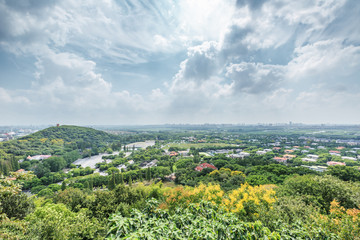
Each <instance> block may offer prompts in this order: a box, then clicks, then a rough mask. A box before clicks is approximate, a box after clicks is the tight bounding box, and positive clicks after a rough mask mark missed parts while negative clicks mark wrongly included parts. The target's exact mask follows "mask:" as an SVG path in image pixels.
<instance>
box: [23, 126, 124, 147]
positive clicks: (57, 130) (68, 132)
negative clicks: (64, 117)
mask: <svg viewBox="0 0 360 240" xmlns="http://www.w3.org/2000/svg"><path fill="white" fill-rule="evenodd" d="M44 138H47V139H48V140H59V139H62V140H63V141H64V142H79V141H84V142H91V143H99V142H108V143H111V142H113V141H116V140H119V137H118V136H116V135H113V134H109V133H106V132H103V131H99V130H95V129H92V128H87V127H78V126H68V125H64V126H59V127H49V128H46V129H44V130H41V131H38V132H36V133H33V134H30V135H28V136H25V137H22V138H20V139H19V140H29V139H44Z"/></svg>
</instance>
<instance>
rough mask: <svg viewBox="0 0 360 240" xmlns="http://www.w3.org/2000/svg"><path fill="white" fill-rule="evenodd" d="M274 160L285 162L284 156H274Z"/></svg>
mask: <svg viewBox="0 0 360 240" xmlns="http://www.w3.org/2000/svg"><path fill="white" fill-rule="evenodd" d="M274 160H276V161H278V162H286V160H287V159H286V158H284V157H274Z"/></svg>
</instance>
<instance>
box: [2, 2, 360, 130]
mask: <svg viewBox="0 0 360 240" xmlns="http://www.w3.org/2000/svg"><path fill="white" fill-rule="evenodd" d="M359 23H360V1H358V0H301V1H294V0H237V1H235V0H196V1H194V0H173V1H170V0H161V1H160V0H156V1H155V0H153V1H149V0H148V1H145V0H144V1H141V0H83V1H73V0H62V1H55V0H0V112H1V114H0V125H15V124H53V123H58V122H59V123H61V124H79V125H88V124H102V125H104V124H117V125H124V124H162V123H259V122H261V123H276V122H289V121H292V122H303V123H347V124H348V123H360V26H359Z"/></svg>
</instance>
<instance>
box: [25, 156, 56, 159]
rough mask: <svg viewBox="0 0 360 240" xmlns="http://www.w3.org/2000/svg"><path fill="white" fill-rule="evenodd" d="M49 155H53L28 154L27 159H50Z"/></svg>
mask: <svg viewBox="0 0 360 240" xmlns="http://www.w3.org/2000/svg"><path fill="white" fill-rule="evenodd" d="M49 157H51V155H35V156H32V157H31V156H28V157H27V158H26V159H27V160H44V159H48V158H49Z"/></svg>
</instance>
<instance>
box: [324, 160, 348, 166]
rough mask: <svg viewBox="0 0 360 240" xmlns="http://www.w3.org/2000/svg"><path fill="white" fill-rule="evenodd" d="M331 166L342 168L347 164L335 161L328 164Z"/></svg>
mask: <svg viewBox="0 0 360 240" xmlns="http://www.w3.org/2000/svg"><path fill="white" fill-rule="evenodd" d="M326 164H327V165H329V166H335V165H340V166H346V163H344V162H334V161H330V162H327V163H326Z"/></svg>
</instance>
